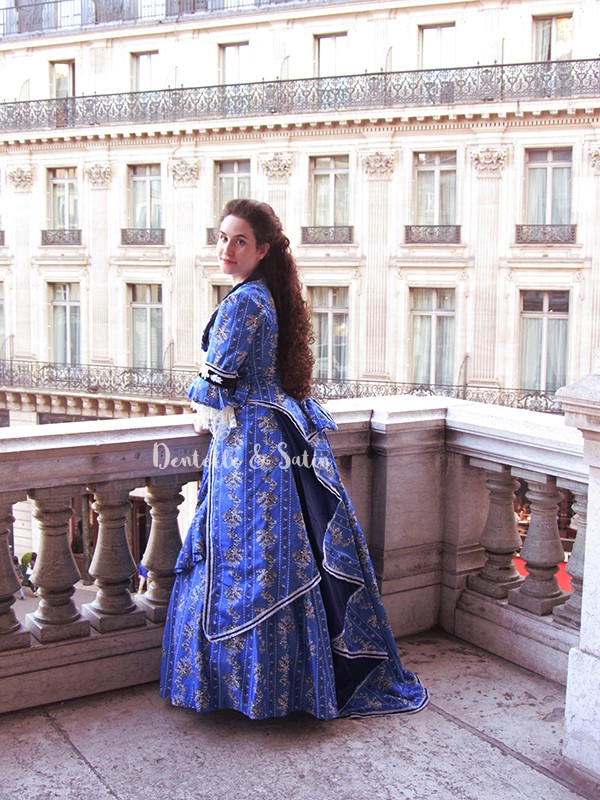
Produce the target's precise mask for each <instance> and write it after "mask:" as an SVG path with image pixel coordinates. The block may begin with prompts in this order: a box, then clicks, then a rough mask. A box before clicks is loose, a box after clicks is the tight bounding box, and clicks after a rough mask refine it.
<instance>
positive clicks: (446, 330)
mask: <svg viewBox="0 0 600 800" xmlns="http://www.w3.org/2000/svg"><path fill="white" fill-rule="evenodd" d="M410 304H411V308H410V313H411V319H412V358H411V364H412V381H413V383H425V384H432V383H438V384H440V383H441V384H445V385H452V384H453V383H454V328H455V298H454V289H411V290H410Z"/></svg>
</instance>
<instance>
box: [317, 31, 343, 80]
mask: <svg viewBox="0 0 600 800" xmlns="http://www.w3.org/2000/svg"><path fill="white" fill-rule="evenodd" d="M347 74H348V33H347V32H346V31H339V32H337V33H324V34H319V35H317V36H315V75H316V77H317V78H328V77H335V76H336V75H347Z"/></svg>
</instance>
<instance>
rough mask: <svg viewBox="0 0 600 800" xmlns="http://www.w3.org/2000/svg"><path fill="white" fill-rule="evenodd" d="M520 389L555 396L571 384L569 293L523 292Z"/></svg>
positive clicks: (541, 290)
mask: <svg viewBox="0 0 600 800" xmlns="http://www.w3.org/2000/svg"><path fill="white" fill-rule="evenodd" d="M519 304H520V332H519V365H520V366H519V385H520V387H521V388H522V389H529V390H533V391H543V392H555V391H556V390H557V389H558V388H560V387H561V386H564V385H565V383H566V381H567V369H568V357H569V351H568V347H569V326H570V319H569V311H570V306H571V294H570V290H569V289H521V291H520V293H519Z"/></svg>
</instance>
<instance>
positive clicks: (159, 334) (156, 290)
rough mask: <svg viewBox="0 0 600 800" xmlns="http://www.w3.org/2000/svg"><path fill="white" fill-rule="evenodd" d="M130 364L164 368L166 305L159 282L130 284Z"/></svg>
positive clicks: (144, 367) (149, 367)
mask: <svg viewBox="0 0 600 800" xmlns="http://www.w3.org/2000/svg"><path fill="white" fill-rule="evenodd" d="M127 293H128V305H129V325H130V342H129V345H130V354H131V362H130V363H131V366H132V367H133V368H134V369H143V370H160V369H162V368H163V358H164V354H163V342H164V313H163V311H164V306H163V287H162V284H160V283H128V284H127Z"/></svg>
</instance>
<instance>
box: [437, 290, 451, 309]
mask: <svg viewBox="0 0 600 800" xmlns="http://www.w3.org/2000/svg"><path fill="white" fill-rule="evenodd" d="M454 295H455V292H454V289H437V290H436V296H437V305H438V308H440V309H445V310H449V311H454V308H455V304H454Z"/></svg>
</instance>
